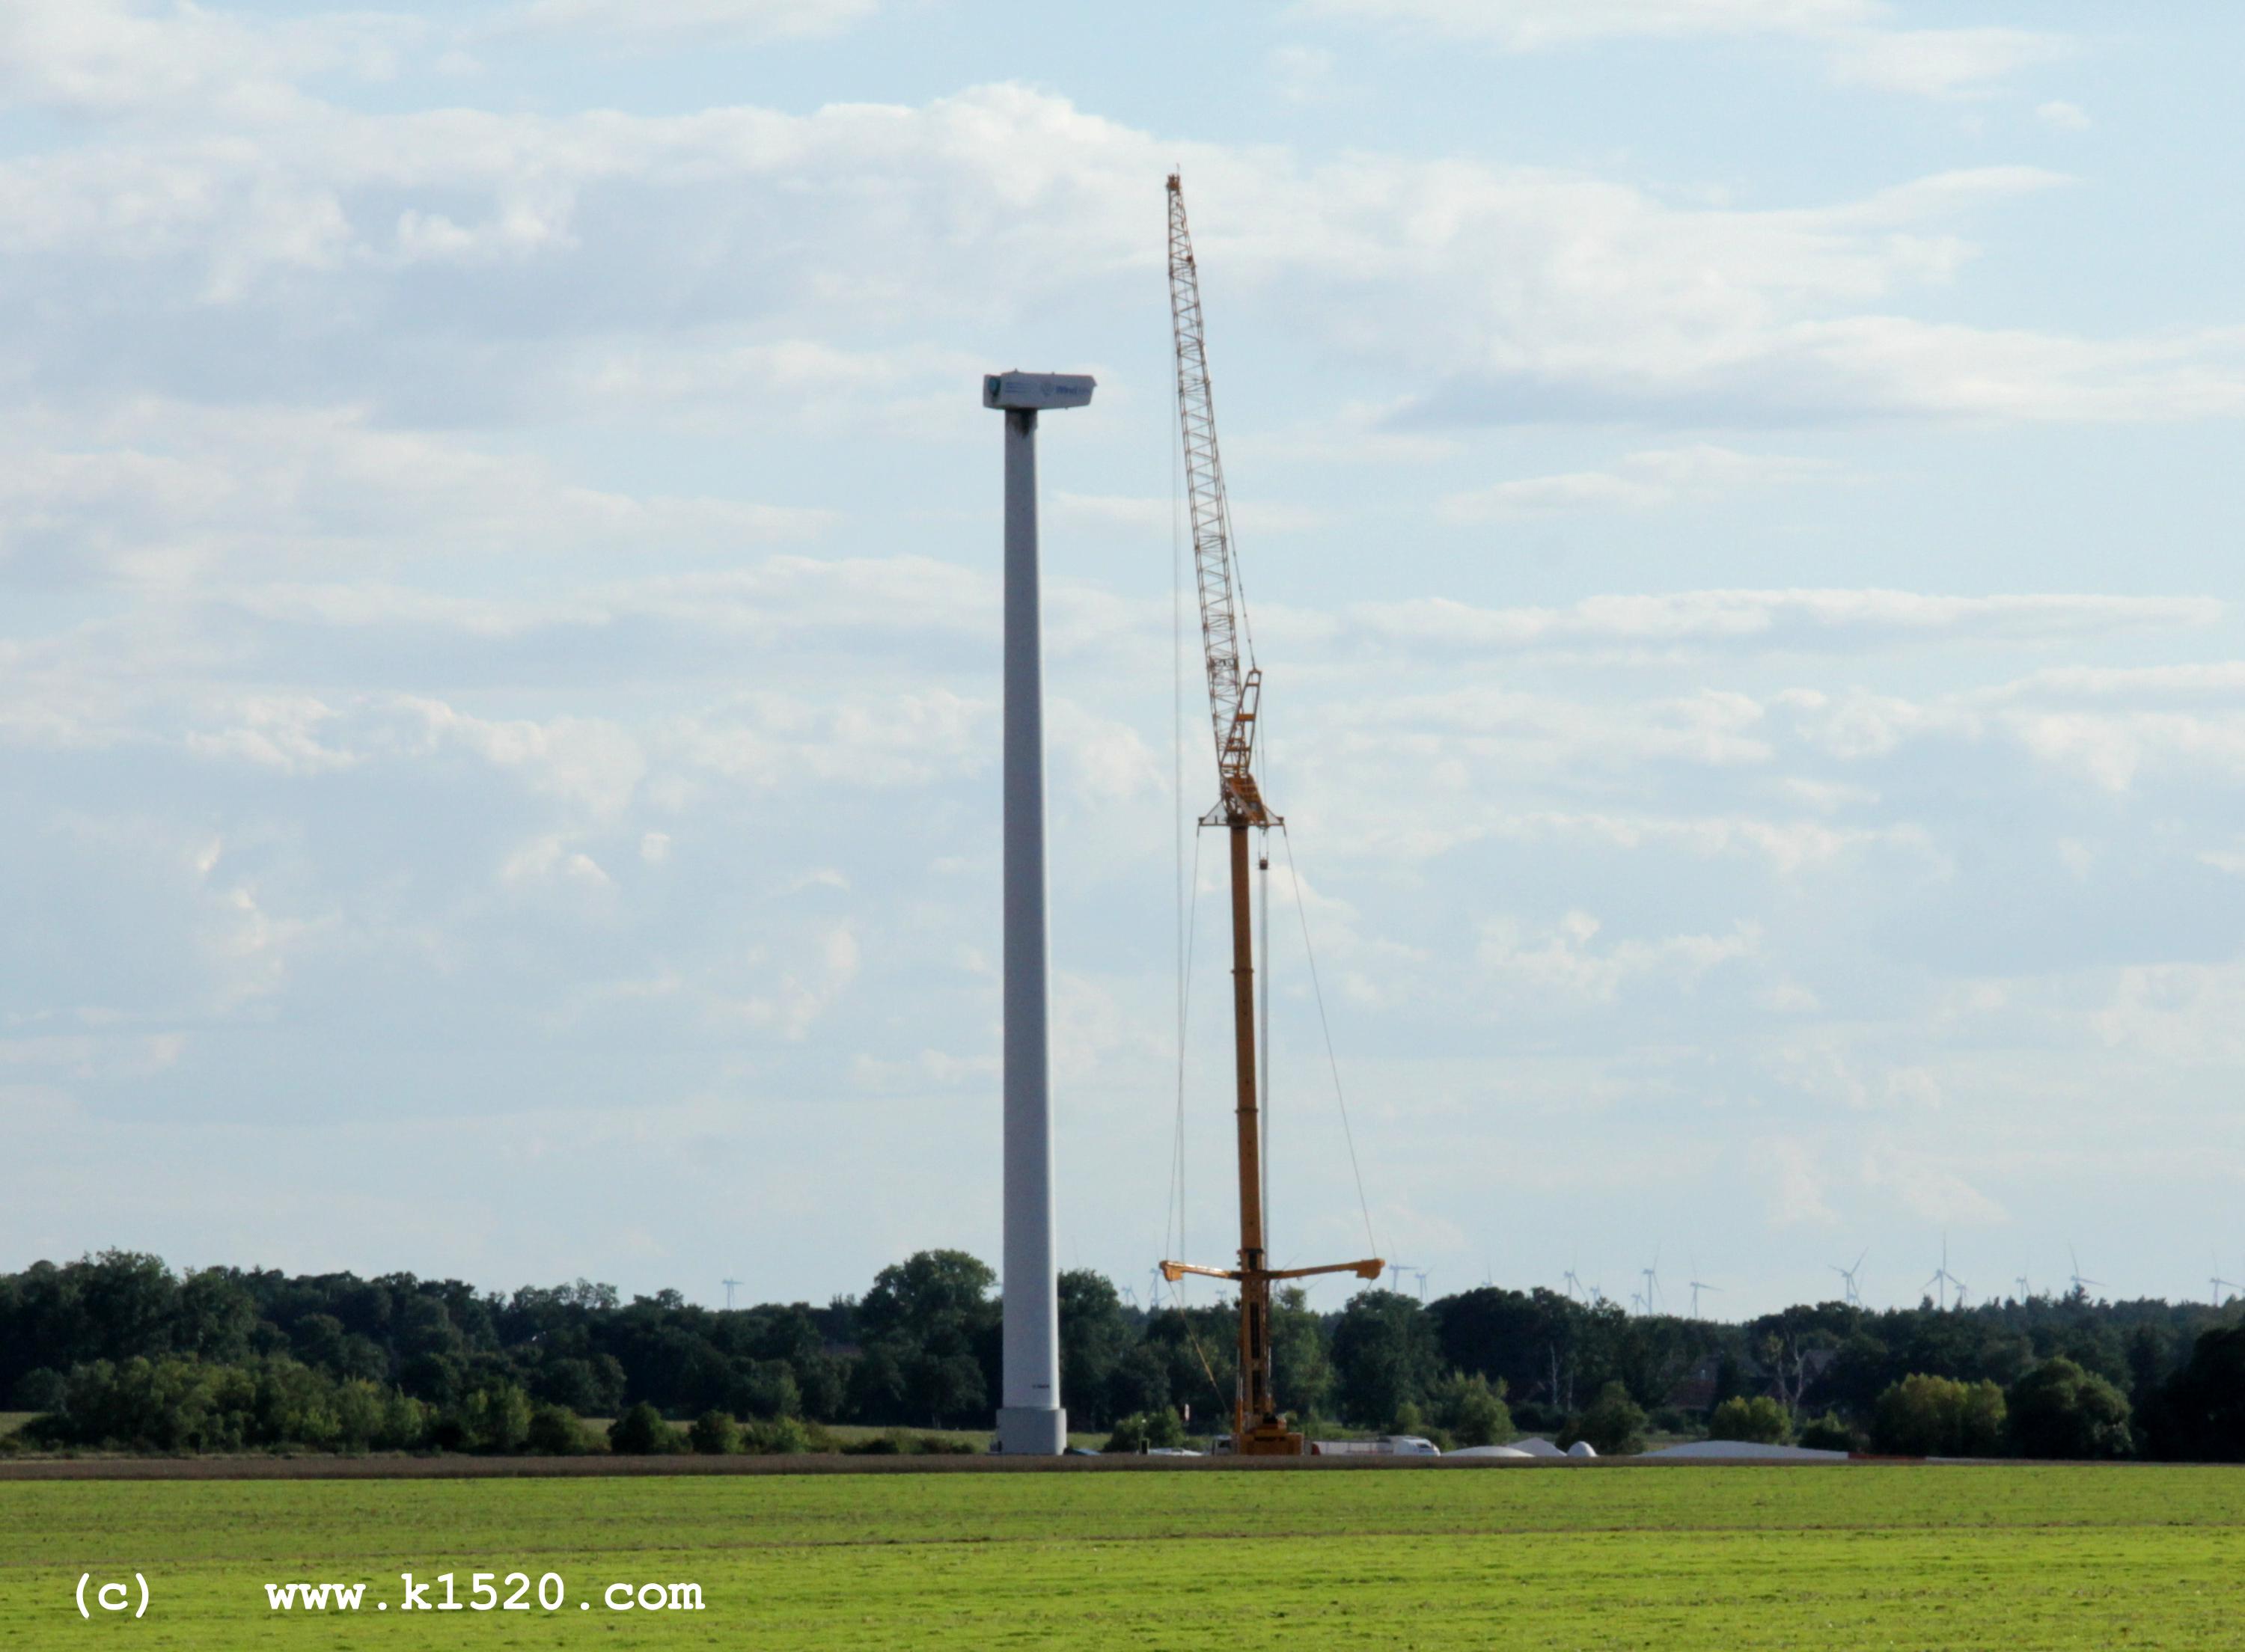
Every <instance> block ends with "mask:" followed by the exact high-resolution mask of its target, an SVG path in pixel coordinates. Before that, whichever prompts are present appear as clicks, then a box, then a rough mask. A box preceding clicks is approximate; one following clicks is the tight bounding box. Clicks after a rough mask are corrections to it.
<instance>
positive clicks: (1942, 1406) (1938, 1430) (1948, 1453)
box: [1871, 1371, 2004, 1457]
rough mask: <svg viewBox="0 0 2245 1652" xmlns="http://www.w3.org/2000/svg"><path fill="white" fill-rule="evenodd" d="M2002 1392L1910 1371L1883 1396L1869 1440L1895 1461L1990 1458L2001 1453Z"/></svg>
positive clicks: (1984, 1385) (1993, 1387)
mask: <svg viewBox="0 0 2245 1652" xmlns="http://www.w3.org/2000/svg"><path fill="white" fill-rule="evenodd" d="M1871 1439H1872V1442H1873V1444H1875V1445H1876V1446H1877V1447H1878V1449H1879V1450H1880V1451H1882V1452H1888V1453H1889V1454H1891V1455H1894V1456H1898V1457H1992V1456H1994V1455H1996V1454H1997V1452H2000V1451H2001V1450H2002V1449H2003V1445H2004V1391H2003V1390H2002V1389H2000V1388H1998V1387H1997V1386H1996V1385H1995V1384H1994V1383H1992V1382H1990V1381H1987V1380H1985V1379H1983V1380H1981V1381H1979V1382H1976V1383H1966V1382H1959V1381H1957V1379H1956V1378H1951V1377H1934V1376H1930V1375H1928V1374H1927V1373H1925V1372H1923V1371H1913V1372H1912V1373H1911V1374H1910V1375H1909V1376H1907V1377H1905V1378H1902V1380H1901V1381H1900V1382H1898V1383H1896V1384H1894V1385H1892V1386H1891V1387H1889V1388H1888V1389H1887V1390H1886V1391H1885V1392H1883V1393H1882V1394H1881V1395H1880V1396H1879V1398H1878V1401H1877V1403H1876V1405H1874V1406H1873V1408H1872V1412H1871Z"/></svg>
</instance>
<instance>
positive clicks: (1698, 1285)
mask: <svg viewBox="0 0 2245 1652" xmlns="http://www.w3.org/2000/svg"><path fill="white" fill-rule="evenodd" d="M1703 1290H1711V1291H1713V1292H1714V1294H1715V1295H1717V1296H1721V1295H1722V1294H1723V1288H1722V1287H1721V1286H1720V1285H1711V1284H1707V1283H1705V1282H1703V1281H1701V1280H1698V1279H1694V1280H1693V1281H1692V1318H1694V1319H1697V1318H1698V1317H1699V1293H1700V1292H1701V1291H1703Z"/></svg>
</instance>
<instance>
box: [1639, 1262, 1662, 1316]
mask: <svg viewBox="0 0 2245 1652" xmlns="http://www.w3.org/2000/svg"><path fill="white" fill-rule="evenodd" d="M1638 1274H1639V1275H1640V1276H1642V1277H1643V1278H1644V1280H1645V1295H1644V1296H1643V1297H1641V1298H1639V1300H1641V1301H1642V1302H1643V1303H1645V1312H1646V1313H1648V1314H1650V1313H1657V1312H1658V1311H1659V1305H1660V1253H1659V1252H1658V1250H1656V1251H1654V1252H1653V1253H1652V1266H1651V1267H1650V1268H1640V1269H1638Z"/></svg>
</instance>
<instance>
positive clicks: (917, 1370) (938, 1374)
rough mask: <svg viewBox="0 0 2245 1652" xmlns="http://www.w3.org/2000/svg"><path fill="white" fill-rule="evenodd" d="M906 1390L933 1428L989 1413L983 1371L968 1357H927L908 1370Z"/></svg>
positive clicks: (913, 1364)
mask: <svg viewBox="0 0 2245 1652" xmlns="http://www.w3.org/2000/svg"><path fill="white" fill-rule="evenodd" d="M905 1377H906V1387H907V1391H908V1392H909V1393H910V1395H911V1400H912V1406H913V1408H914V1409H915V1410H916V1411H917V1412H919V1414H920V1415H921V1416H923V1417H925V1418H927V1420H928V1426H929V1427H931V1428H945V1427H948V1426H950V1425H951V1423H952V1422H953V1421H954V1420H957V1421H965V1420H966V1419H967V1418H973V1417H976V1416H980V1415H981V1414H982V1413H984V1412H987V1411H988V1410H989V1405H990V1402H989V1399H988V1397H987V1390H986V1389H985V1387H984V1386H983V1382H982V1367H981V1365H980V1363H979V1362H977V1361H976V1360H974V1359H973V1357H970V1356H968V1355H966V1354H949V1355H946V1356H943V1357H936V1356H933V1355H924V1356H922V1357H920V1358H919V1359H916V1360H914V1361H913V1362H912V1364H911V1365H910V1366H909V1367H908V1368H907V1370H906V1373H905Z"/></svg>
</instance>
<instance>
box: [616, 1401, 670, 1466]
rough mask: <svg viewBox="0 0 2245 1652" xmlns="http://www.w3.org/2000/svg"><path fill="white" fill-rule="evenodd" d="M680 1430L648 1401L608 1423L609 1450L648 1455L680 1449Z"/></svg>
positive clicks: (628, 1454)
mask: <svg viewBox="0 0 2245 1652" xmlns="http://www.w3.org/2000/svg"><path fill="white" fill-rule="evenodd" d="M678 1445H679V1440H678V1431H677V1430H676V1429H675V1428H673V1427H671V1425H669V1424H668V1423H666V1422H664V1421H663V1420H662V1413H661V1412H659V1411H657V1410H655V1407H654V1406H652V1405H648V1403H647V1402H646V1401H645V1400H641V1401H640V1403H639V1404H638V1405H634V1406H633V1407H632V1408H631V1409H630V1410H629V1411H627V1412H625V1413H624V1414H623V1415H622V1416H621V1417H619V1418H616V1420H615V1421H614V1422H613V1423H610V1424H609V1425H608V1449H609V1450H610V1451H612V1452H617V1453H619V1454H621V1455H623V1456H627V1457H648V1456H655V1455H658V1454H660V1453H661V1452H675V1451H676V1450H677V1449H678Z"/></svg>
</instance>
